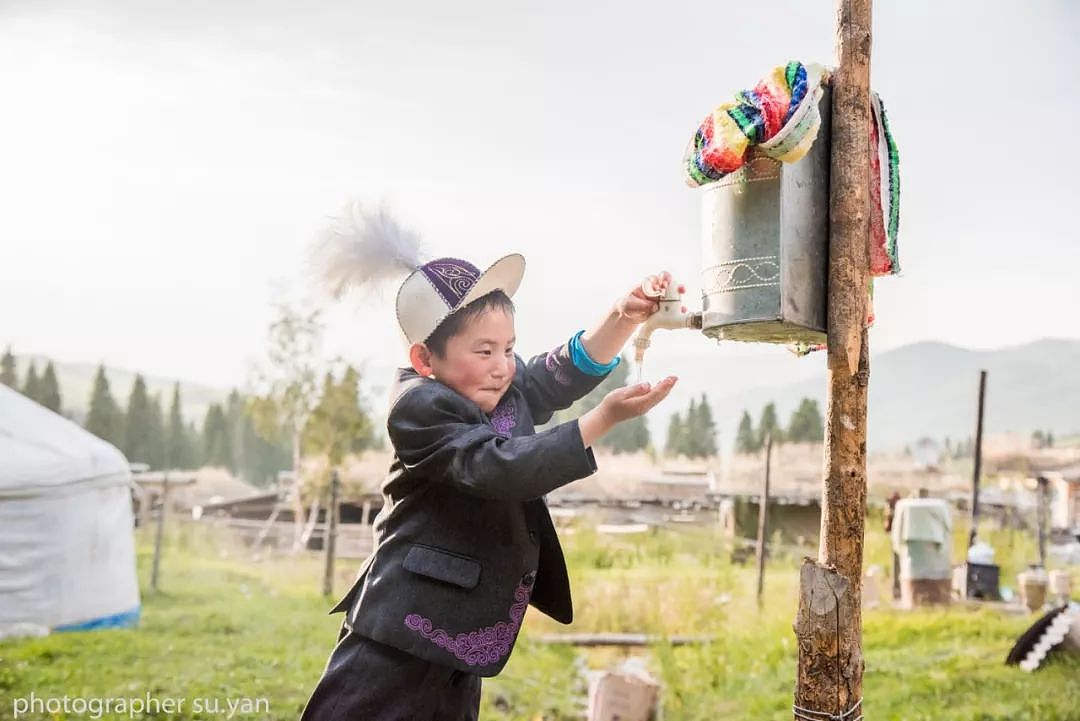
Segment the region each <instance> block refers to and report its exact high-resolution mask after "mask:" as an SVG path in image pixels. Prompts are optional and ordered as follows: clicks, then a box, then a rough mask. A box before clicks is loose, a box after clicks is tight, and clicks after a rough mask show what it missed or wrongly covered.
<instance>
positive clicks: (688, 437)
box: [679, 398, 701, 458]
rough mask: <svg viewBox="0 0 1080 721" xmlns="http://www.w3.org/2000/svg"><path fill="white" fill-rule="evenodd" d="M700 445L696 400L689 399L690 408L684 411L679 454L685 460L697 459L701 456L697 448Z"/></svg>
mask: <svg viewBox="0 0 1080 721" xmlns="http://www.w3.org/2000/svg"><path fill="white" fill-rule="evenodd" d="M700 445H701V435H700V426H699V422H698V409H697V399H696V398H691V399H690V407H689V408H687V409H686V416H684V417H683V432H682V442H681V444H680V445H679V453H680V454H681V455H684V456H686V457H687V458H697V457H698V456H699V455H701V454H700V453H699V451H698V448H699V447H700Z"/></svg>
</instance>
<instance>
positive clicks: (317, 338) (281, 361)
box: [249, 303, 323, 552]
mask: <svg viewBox="0 0 1080 721" xmlns="http://www.w3.org/2000/svg"><path fill="white" fill-rule="evenodd" d="M276 314H277V317H276V318H275V320H274V322H273V323H271V324H270V332H269V342H268V346H269V347H268V349H267V358H268V361H269V363H268V367H267V368H266V369H265V370H264V371H263V373H262V374H261V377H260V378H259V379H258V380H257V383H256V387H258V388H259V389H260V392H259V393H258V394H257V395H256V396H255V397H254V398H252V399H251V401H250V405H249V410H250V413H251V415H252V418H253V419H254V421H255V429H256V431H258V433H259V435H261V436H262V437H263V438H265V439H267V440H268V441H270V442H276V441H280V440H288V441H289V442H290V443H291V446H292V468H293V474H294V479H295V486H294V488H293V490H292V493H291V497H292V507H293V551H294V552H295V551H299V550H300V548H301V547H302V546H303V540H304V539H303V535H304V527H305V525H306V521H307V515H306V513H305V511H304V501H303V494H304V483H305V479H304V478H303V477H302V474H301V469H302V466H301V462H300V461H301V456H302V454H303V449H302V447H301V437H302V435H303V430H304V426H305V425H307V421H308V417H309V416H310V415H311V412H312V410H313V409H314V408H315V406H316V404H317V403H318V399H319V390H320V389H319V378H320V376H321V372H320V366H321V362H320V360H319V355H320V354H319V347H320V345H321V343H322V333H323V324H322V320H321V318H320V316H319V312H318V311H309V310H303V309H300V308H296V307H293V306H291V305H289V304H287V303H281V304H279V305H278V306H277V308H276Z"/></svg>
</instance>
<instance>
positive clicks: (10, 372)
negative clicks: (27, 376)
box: [0, 346, 19, 390]
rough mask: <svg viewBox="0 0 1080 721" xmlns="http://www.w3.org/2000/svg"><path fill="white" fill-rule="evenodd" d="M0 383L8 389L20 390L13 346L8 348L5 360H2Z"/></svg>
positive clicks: (5, 352)
mask: <svg viewBox="0 0 1080 721" xmlns="http://www.w3.org/2000/svg"><path fill="white" fill-rule="evenodd" d="M0 383H3V384H4V385H6V386H7V387H8V388H14V389H15V390H18V389H19V374H18V372H17V371H16V369H15V355H14V354H13V353H12V352H11V346H8V347H7V350H5V351H4V356H3V358H0Z"/></svg>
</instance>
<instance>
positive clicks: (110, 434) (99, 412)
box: [86, 365, 124, 447]
mask: <svg viewBox="0 0 1080 721" xmlns="http://www.w3.org/2000/svg"><path fill="white" fill-rule="evenodd" d="M86 430H88V431H90V432H91V433H93V434H94V435H95V436H97V437H98V438H100V439H102V440H105V441H108V442H109V443H112V444H113V445H114V446H117V447H121V446H123V445H124V416H123V414H122V412H121V411H120V408H119V406H117V404H116V400H115V399H114V398H113V397H112V392H111V391H110V390H109V379H108V378H107V377H106V376H105V366H104V365H99V366H98V369H97V375H96V376H94V388H93V390H92V391H91V392H90V409H89V410H88V411H87V413H86Z"/></svg>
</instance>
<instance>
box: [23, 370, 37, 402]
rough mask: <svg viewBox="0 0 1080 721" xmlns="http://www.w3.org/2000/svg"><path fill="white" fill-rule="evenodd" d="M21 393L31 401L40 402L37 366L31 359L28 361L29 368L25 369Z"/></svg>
mask: <svg viewBox="0 0 1080 721" xmlns="http://www.w3.org/2000/svg"><path fill="white" fill-rule="evenodd" d="M22 394H23V395H24V396H26V397H27V398H29V399H30V400H32V401H35V402H37V403H40V402H41V380H40V379H39V378H38V374H37V367H36V366H35V365H34V362H33V361H30V368H29V370H27V371H26V380H25V381H24V382H23V389H22Z"/></svg>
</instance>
